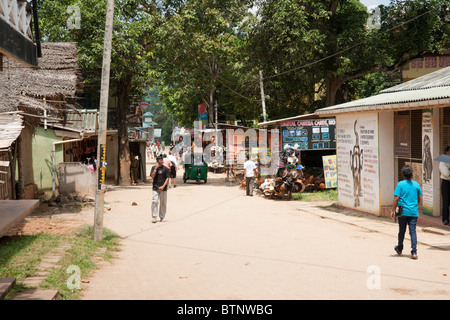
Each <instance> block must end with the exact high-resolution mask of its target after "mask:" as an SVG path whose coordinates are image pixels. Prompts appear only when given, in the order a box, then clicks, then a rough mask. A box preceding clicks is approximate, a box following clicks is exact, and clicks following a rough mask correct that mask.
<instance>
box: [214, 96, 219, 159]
mask: <svg viewBox="0 0 450 320" xmlns="http://www.w3.org/2000/svg"><path fill="white" fill-rule="evenodd" d="M218 107H219V106H218V105H217V101H216V104H215V105H214V108H215V111H216V136H215V137H214V139H215V140H216V147H217V144H218V143H219V142H218V141H219V139H218V138H217V134H218V132H217V129H218V126H219V115H218V113H219V110H218ZM216 152H217V149H216Z"/></svg>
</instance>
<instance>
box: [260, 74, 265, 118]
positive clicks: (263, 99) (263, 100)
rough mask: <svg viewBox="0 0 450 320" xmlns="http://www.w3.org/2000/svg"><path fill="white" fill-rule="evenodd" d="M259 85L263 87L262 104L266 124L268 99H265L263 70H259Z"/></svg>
mask: <svg viewBox="0 0 450 320" xmlns="http://www.w3.org/2000/svg"><path fill="white" fill-rule="evenodd" d="M259 85H260V87H261V102H262V111H263V119H264V122H266V99H265V98H264V83H263V76H262V70H259Z"/></svg>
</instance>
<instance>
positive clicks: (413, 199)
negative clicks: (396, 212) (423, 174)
mask: <svg viewBox="0 0 450 320" xmlns="http://www.w3.org/2000/svg"><path fill="white" fill-rule="evenodd" d="M394 196H397V197H399V198H400V199H399V200H398V205H399V206H403V215H404V216H407V217H418V216H419V201H418V196H422V190H421V189H420V185H419V184H418V183H417V182H416V181H414V180H403V181H400V182H399V183H398V184H397V187H395V191H394Z"/></svg>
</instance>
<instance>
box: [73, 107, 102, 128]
mask: <svg viewBox="0 0 450 320" xmlns="http://www.w3.org/2000/svg"><path fill="white" fill-rule="evenodd" d="M98 113H99V112H98V110H96V109H80V110H69V111H68V112H67V122H68V123H69V124H67V127H70V128H74V129H79V130H83V131H86V132H94V131H95V130H96V129H97V115H98Z"/></svg>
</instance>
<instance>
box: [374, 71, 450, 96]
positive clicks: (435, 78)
mask: <svg viewBox="0 0 450 320" xmlns="http://www.w3.org/2000/svg"><path fill="white" fill-rule="evenodd" d="M448 86H450V67H447V68H443V69H441V70H438V71H435V72H432V73H429V74H427V75H424V76H422V77H419V78H416V79H413V80H410V81H407V82H404V83H401V84H399V85H396V86H394V87H391V88H388V89H385V90H382V91H381V93H388V92H397V91H409V90H422V89H429V88H440V87H448Z"/></svg>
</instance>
